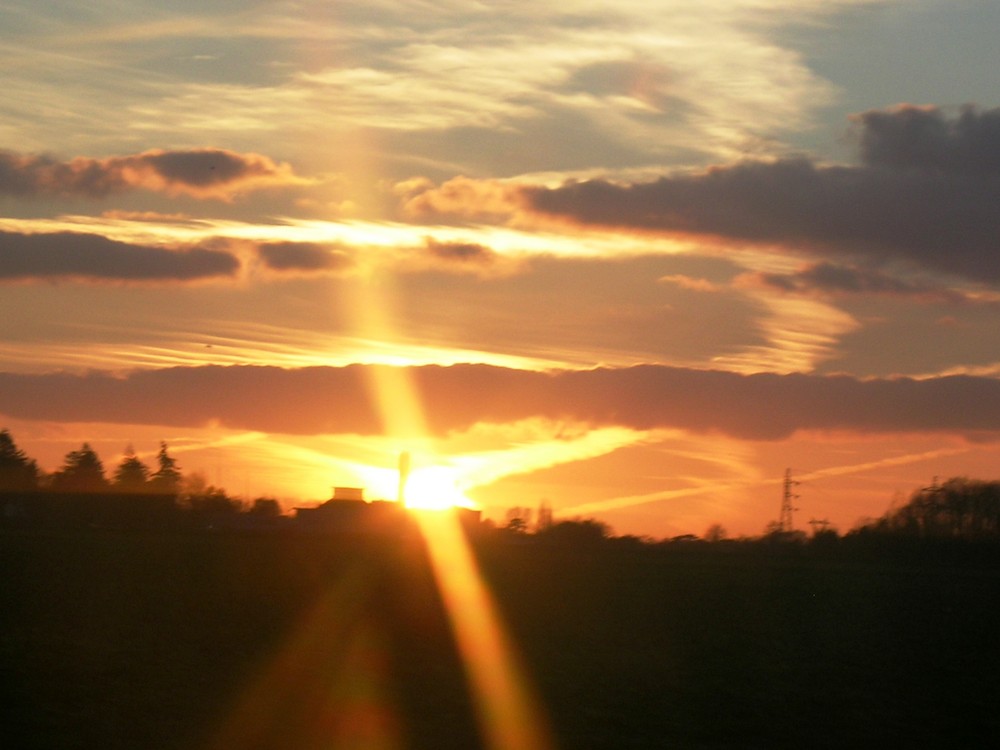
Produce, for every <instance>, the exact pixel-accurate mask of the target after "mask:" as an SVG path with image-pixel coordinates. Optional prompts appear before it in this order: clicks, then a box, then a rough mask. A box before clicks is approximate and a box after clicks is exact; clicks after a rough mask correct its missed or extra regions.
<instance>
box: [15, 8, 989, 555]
mask: <svg viewBox="0 0 1000 750" xmlns="http://www.w3.org/2000/svg"><path fill="white" fill-rule="evenodd" d="M998 28H1000V4H998V3H995V2H991V1H990V0H967V1H961V2H955V1H954V0H935V1H932V0H906V1H904V0H896V1H892V0H699V1H698V2H692V1H690V0H689V1H687V2H681V1H680V0H677V1H676V2H675V1H672V0H660V1H659V2H649V1H648V0H643V1H642V2H639V1H638V0H621V1H620V2H616V3H606V2H605V3H599V2H575V3H573V2H559V3H556V2H550V1H549V0H531V2H520V1H519V0H512V1H510V2H495V3H482V2H473V1H472V0H437V1H436V2H422V1H416V0H412V1H399V2H380V1H379V0H374V1H373V0H366V1H365V2H352V1H350V0H338V2H319V1H318V0H306V1H304V2H276V1H269V2H244V1H242V0H241V1H240V2H231V1H229V0H225V1H224V0H200V1H199V2H189V0H177V1H176V2H172V3H170V4H169V7H165V6H164V4H163V3H153V2H150V1H149V0H130V1H129V2H123V0H93V2H89V3H86V4H80V3H75V2H66V1H65V0H60V1H55V0H30V2H29V1H28V0H23V1H19V2H18V1H15V2H4V3H2V4H0V56H2V62H0V69H2V71H3V73H2V74H0V75H2V81H3V90H4V94H5V95H4V97H3V98H2V100H0V289H2V290H0V427H6V428H8V429H10V431H11V433H12V434H13V436H14V438H15V440H16V441H17V443H18V445H19V446H20V447H22V448H23V449H25V450H26V451H27V453H28V454H29V455H31V456H32V457H34V458H36V459H38V461H39V463H40V465H41V466H42V468H43V469H45V470H47V471H53V470H55V469H57V468H58V467H59V465H60V464H61V461H62V458H63V456H64V455H65V454H66V452H67V451H70V450H74V449H76V448H78V447H79V446H80V444H81V443H82V442H83V441H85V440H86V441H89V442H90V443H91V445H92V446H93V447H94V448H95V450H96V451H97V452H98V454H99V455H100V456H101V458H102V459H103V460H104V463H105V466H106V468H107V469H108V471H109V473H110V472H111V471H112V470H113V468H114V466H115V465H116V464H117V463H118V462H119V460H120V459H121V456H122V453H123V451H124V450H125V448H126V446H128V445H132V446H134V447H135V450H136V451H137V452H138V454H139V455H140V456H141V457H143V458H144V459H146V460H147V461H151V460H152V458H153V457H154V456H155V453H156V450H157V448H158V447H159V441H160V440H165V441H166V442H167V444H168V446H169V449H170V452H171V453H172V454H173V455H174V456H175V457H176V458H177V459H178V462H179V464H180V466H181V469H182V470H183V471H184V472H186V473H190V472H200V473H202V474H203V475H204V476H205V478H206V479H207V480H208V481H209V482H211V483H213V484H217V485H221V486H223V487H225V488H226V489H227V490H228V491H229V492H230V493H232V494H237V495H241V496H244V497H247V498H252V497H257V496H260V495H269V496H274V497H277V498H279V499H280V500H281V501H282V503H283V504H284V505H285V506H286V507H288V508H291V507H293V506H294V505H296V504H306V503H310V502H311V503H315V502H318V501H322V500H324V499H326V498H327V497H329V494H330V488H331V487H332V486H334V485H347V486H364V487H365V488H366V491H367V494H368V497H370V498H378V497H389V498H391V497H394V492H395V486H396V485H395V475H394V473H393V471H394V468H395V466H396V462H397V457H398V455H399V453H400V452H401V451H403V450H406V451H410V452H411V454H412V455H413V461H414V466H415V468H416V469H419V470H420V476H421V477H422V480H421V481H424V482H426V483H427V485H428V487H434V490H433V491H434V492H438V493H441V494H449V493H453V494H454V496H455V497H461V496H462V495H464V496H465V497H466V498H468V499H469V500H470V501H472V502H473V503H475V504H477V505H478V506H479V507H482V508H483V510H484V515H485V516H486V517H488V518H492V519H494V520H497V521H501V522H502V520H503V518H504V513H505V511H506V509H507V508H509V507H511V506H529V507H532V508H534V507H537V506H538V505H539V503H540V502H541V501H543V500H544V501H546V502H547V503H548V504H549V505H550V506H551V507H552V509H553V511H554V513H555V516H556V517H557V518H572V517H576V516H585V517H594V518H598V519H600V520H602V521H605V522H607V523H608V524H609V525H610V526H611V527H612V528H613V529H614V531H615V532H616V533H618V534H637V535H649V536H652V537H655V538H660V537H669V536H673V535H676V534H681V533H686V532H692V533H697V534H700V533H702V532H703V531H704V530H705V529H706V527H707V526H708V525H709V524H711V523H714V522H718V523H721V524H722V525H723V526H724V527H725V528H726V529H727V530H728V532H729V533H730V534H731V535H738V534H758V533H760V532H761V531H762V530H763V529H764V526H765V524H766V523H767V522H768V521H771V520H774V519H776V518H777V516H778V511H779V506H780V501H781V489H782V487H781V481H782V475H783V473H784V471H785V469H786V468H790V469H791V470H792V473H793V476H794V477H795V479H796V480H798V481H800V484H799V485H797V486H796V488H795V491H796V493H797V494H798V495H799V498H798V499H797V501H796V506H797V507H798V508H799V510H798V512H797V513H796V516H795V518H796V525H797V526H798V527H799V528H802V529H808V521H809V520H810V519H828V520H829V521H830V522H832V523H833V524H834V525H835V526H836V527H837V528H838V529H840V530H841V531H847V530H849V529H850V528H851V527H852V526H854V525H855V524H856V523H857V522H858V520H859V519H862V518H864V517H869V516H878V515H881V514H882V513H884V512H885V511H886V510H887V509H888V508H889V507H890V506H891V504H893V503H899V502H902V501H904V500H905V499H906V498H907V497H908V496H909V494H910V493H911V492H913V491H914V490H916V489H919V488H921V487H926V486H928V485H929V484H930V483H931V482H932V481H933V479H934V477H939V478H941V479H944V478H947V477H952V476H960V475H964V476H970V477H977V478H984V479H993V478H997V477H998V476H1000V442H998V441H1000V325H998V323H1000V262H998V257H1000V255H998V245H997V243H998V242H1000V209H998V203H1000V101H998V94H997V73H996V71H998V70H1000V45H997V43H996V39H995V34H996V30H997V29H998ZM414 476H415V481H417V479H416V477H417V474H416V473H415V475H414ZM415 491H416V490H415Z"/></svg>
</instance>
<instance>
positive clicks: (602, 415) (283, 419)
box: [0, 365, 1000, 440]
mask: <svg viewBox="0 0 1000 750" xmlns="http://www.w3.org/2000/svg"><path fill="white" fill-rule="evenodd" d="M406 374H407V375H408V376H409V377H412V379H413V382H414V384H415V387H416V389H417V391H418V393H419V394H421V397H422V403H423V405H424V409H425V411H426V414H427V421H428V424H429V428H430V429H431V430H432V432H433V433H434V434H437V435H443V434H446V433H447V432H449V431H453V430H462V429H466V428H468V427H470V426H472V425H474V424H476V423H508V422H515V421H519V420H523V419H528V418H536V417H540V418H545V419H550V420H554V421H564V422H568V423H577V424H586V425H588V426H591V427H603V426H622V427H628V428H631V429H636V430H652V429H659V428H674V429H683V430H689V431H695V432H704V433H721V434H725V435H728V436H731V437H736V438H745V439H754V440H776V439H781V438H785V437H788V436H789V435H791V434H793V433H795V432H796V431H799V430H819V431H848V432H861V433H883V434H885V433H906V432H913V433H926V432H943V431H945V432H958V433H962V434H969V435H978V436H983V435H990V434H993V433H1000V380H996V379H993V378H980V377H970V376H950V377H939V378H931V379H925V380H915V379H909V378H896V379H878V380H875V379H872V380H861V379H858V378H853V377H848V376H827V377H819V376H813V375H803V374H791V375H776V374H770V373H758V374H753V375H740V374H736V373H730V372H720V371H704V370H692V369H684V368H675V367H665V366H652V365H645V366H637V367H629V368H620V369H611V368H599V369H594V370H584V371H556V372H548V373H545V372H533V371H523V370H512V369H505V368H500V367H492V366H487V365H456V366H452V367H440V366H427V367H416V368H410V369H409V370H408V371H406ZM373 380H374V368H373V367H370V366H362V365H351V366H348V367H343V368H330V367H307V368H302V369H297V370H286V369H280V368H276V367H265V366H238V367H219V366H207V367H189V368H185V367H178V368H167V369H161V370H145V371H135V372H132V373H129V374H127V375H126V376H124V377H116V376H114V375H112V374H109V373H102V372H93V373H90V374H87V375H70V374H63V373H53V374H46V375H20V374H12V373H0V413H3V414H6V415H7V416H9V417H13V418H17V419H33V420H51V421H63V422H109V423H127V424H157V425H168V426H177V427H180V426H188V427H196V426H204V425H207V424H215V425H219V426H223V427H228V428H233V429H247V430H257V431H263V432H278V433H291V434H349V433H350V434H382V432H383V425H382V423H381V420H380V418H379V414H378V410H377V408H376V407H375V402H374V399H373V391H372V382H373Z"/></svg>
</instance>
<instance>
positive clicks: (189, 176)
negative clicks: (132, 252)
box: [0, 148, 301, 199]
mask: <svg viewBox="0 0 1000 750" xmlns="http://www.w3.org/2000/svg"><path fill="white" fill-rule="evenodd" d="M298 182H301V180H300V179H299V178H297V177H295V175H294V174H293V172H292V169H291V167H289V166H288V165H287V164H279V163H276V162H274V161H273V160H271V159H270V158H269V157H267V156H262V155H260V154H253V153H247V154H241V153H237V152H235V151H227V150H225V149H215V148H204V149H190V150H179V151H165V150H153V151H144V152H143V153H141V154H131V155H127V156H112V157H108V158H105V159H93V158H89V157H83V156H80V157H76V158H73V159H69V160H60V159H57V158H55V157H52V156H47V155H24V154H16V153H13V152H10V151H0V195H3V194H6V195H14V196H19V197H29V198H30V197H35V196H52V195H56V196H74V197H82V198H100V197H103V196H106V195H109V194H111V193H119V192H122V191H124V190H130V189H134V188H141V189H145V190H153V191H159V192H166V193H171V194H179V193H183V194H186V195H190V196H194V197H196V198H217V199H227V198H230V197H232V195H233V194H234V193H237V192H241V191H245V190H252V189H256V188H259V187H264V186H268V185H278V184H295V183H298Z"/></svg>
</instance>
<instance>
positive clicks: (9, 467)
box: [0, 429, 39, 491]
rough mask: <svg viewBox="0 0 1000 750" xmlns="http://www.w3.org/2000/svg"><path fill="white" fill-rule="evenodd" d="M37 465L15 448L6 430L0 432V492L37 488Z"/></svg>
mask: <svg viewBox="0 0 1000 750" xmlns="http://www.w3.org/2000/svg"><path fill="white" fill-rule="evenodd" d="M38 475H39V471H38V464H36V463H35V461H34V460H33V459H31V458H28V456H27V454H26V453H25V452H24V451H23V450H21V449H20V448H18V447H17V445H16V444H15V443H14V438H12V437H11V434H10V432H9V431H7V430H6V429H4V430H0V491H2V490H15V491H22V490H34V489H37V488H38Z"/></svg>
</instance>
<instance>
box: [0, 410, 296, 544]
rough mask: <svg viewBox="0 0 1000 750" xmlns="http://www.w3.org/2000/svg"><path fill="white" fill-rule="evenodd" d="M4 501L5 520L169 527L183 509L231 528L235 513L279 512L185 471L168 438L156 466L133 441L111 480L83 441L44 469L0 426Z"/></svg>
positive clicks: (260, 517)
mask: <svg viewBox="0 0 1000 750" xmlns="http://www.w3.org/2000/svg"><path fill="white" fill-rule="evenodd" d="M0 501H2V502H0V505H2V511H3V517H2V519H0V520H2V521H5V522H7V523H18V522H26V521H29V522H30V521H33V522H38V523H44V524H56V525H65V524H67V523H69V524H70V525H79V524H89V525H94V524H95V523H97V524H100V523H105V524H110V525H123V524H124V525H136V524H138V525H150V524H152V523H167V524H170V523H174V522H176V521H177V520H178V517H179V516H180V515H181V514H183V515H184V516H186V517H187V518H186V520H192V519H193V520H194V522H195V523H196V524H197V525H203V526H205V525H212V524H213V523H218V524H220V525H232V522H233V520H234V519H235V518H236V517H237V516H244V517H247V518H249V519H252V520H255V521H264V520H274V519H276V518H278V517H279V516H280V515H281V506H280V504H279V503H278V501H277V500H275V499H274V498H266V497H261V498H257V499H255V500H254V501H253V502H252V503H249V504H245V503H244V502H243V501H241V500H240V499H238V498H234V497H231V496H230V495H229V494H228V493H227V492H226V491H225V490H224V489H222V488H220V487H215V486H213V485H210V484H208V483H207V482H206V481H205V480H204V478H203V477H202V476H201V475H200V474H197V473H194V474H190V475H186V476H185V475H184V474H182V472H181V470H180V467H179V465H178V462H177V459H175V458H174V457H173V456H171V455H170V452H169V450H168V447H167V444H166V442H164V441H161V442H160V448H159V451H158V452H157V454H156V458H155V464H154V466H153V467H150V466H148V465H147V464H146V463H145V462H144V461H142V459H140V458H139V457H138V456H137V455H136V453H135V450H134V449H133V447H132V446H131V445H130V446H128V447H126V449H125V453H124V455H123V457H122V459H121V461H120V462H119V463H118V465H117V466H116V467H115V468H114V470H113V472H112V473H111V475H110V477H109V476H108V475H107V472H106V470H105V467H104V462H103V461H101V458H100V456H98V455H97V452H96V451H95V450H94V449H93V448H92V447H91V446H90V444H89V443H87V442H84V443H83V444H82V445H81V446H80V448H79V449H77V450H72V451H69V452H68V453H67V454H66V456H65V457H64V459H63V463H62V465H61V466H60V467H59V468H58V469H56V470H55V471H53V472H51V473H46V472H44V471H42V470H41V469H40V468H39V466H38V462H37V461H36V460H35V459H33V458H31V457H30V456H28V454H27V453H26V452H25V451H24V450H22V449H21V448H20V447H18V445H17V443H16V442H15V441H14V438H13V436H12V435H11V433H10V431H9V430H7V429H3V430H0Z"/></svg>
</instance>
